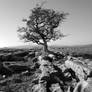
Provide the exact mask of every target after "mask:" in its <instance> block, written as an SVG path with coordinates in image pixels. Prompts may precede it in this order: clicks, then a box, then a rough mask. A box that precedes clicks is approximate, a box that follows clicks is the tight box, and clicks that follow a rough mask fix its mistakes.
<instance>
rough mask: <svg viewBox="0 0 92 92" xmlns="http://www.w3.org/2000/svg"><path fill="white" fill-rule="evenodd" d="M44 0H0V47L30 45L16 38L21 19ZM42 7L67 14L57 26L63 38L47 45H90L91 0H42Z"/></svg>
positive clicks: (91, 32)
mask: <svg viewBox="0 0 92 92" xmlns="http://www.w3.org/2000/svg"><path fill="white" fill-rule="evenodd" d="M43 1H44V0H0V47H8V46H18V45H26V44H28V45H32V43H24V42H23V41H22V40H20V39H19V37H18V33H17V30H18V27H21V26H23V25H24V24H23V22H22V19H23V18H28V16H29V14H30V13H31V9H32V8H34V7H35V6H36V4H37V3H40V2H43ZM44 7H45V8H50V9H55V10H58V11H60V12H62V11H64V12H65V13H69V15H68V16H67V18H66V20H65V21H64V23H63V24H62V26H61V32H62V33H63V34H65V35H68V36H67V37H64V38H62V39H61V40H57V41H55V42H52V41H51V42H50V43H49V44H50V45H61V46H62V45H69V46H70V45H84V44H92V0H46V3H45V4H44Z"/></svg>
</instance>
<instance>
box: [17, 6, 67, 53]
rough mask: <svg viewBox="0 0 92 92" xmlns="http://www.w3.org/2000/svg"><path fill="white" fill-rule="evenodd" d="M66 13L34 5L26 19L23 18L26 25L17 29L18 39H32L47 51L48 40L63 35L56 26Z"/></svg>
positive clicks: (28, 40) (26, 40)
mask: <svg viewBox="0 0 92 92" xmlns="http://www.w3.org/2000/svg"><path fill="white" fill-rule="evenodd" d="M66 15H67V13H64V12H63V13H60V12H58V11H55V10H53V9H45V8H43V7H41V6H36V7H35V8H33V9H32V10H31V14H30V16H29V18H28V19H24V20H23V21H24V22H26V27H21V28H19V29H18V32H19V35H20V39H23V40H24V41H25V42H30V41H32V42H33V43H37V44H38V45H42V46H43V47H44V51H45V52H47V51H48V44H47V43H48V42H50V41H51V40H54V41H55V40H57V39H59V38H61V37H64V35H63V34H62V33H61V32H60V30H59V29H57V28H58V26H59V25H60V24H61V23H62V22H63V20H64V19H65V18H66Z"/></svg>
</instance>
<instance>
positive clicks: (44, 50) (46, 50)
mask: <svg viewBox="0 0 92 92" xmlns="http://www.w3.org/2000/svg"><path fill="white" fill-rule="evenodd" d="M43 52H44V54H45V55H46V54H47V53H48V45H47V42H44V45H43Z"/></svg>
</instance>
